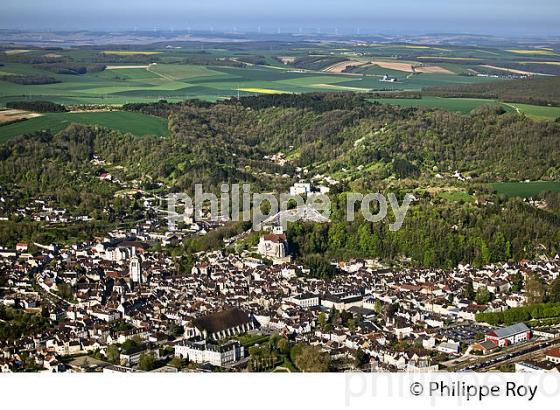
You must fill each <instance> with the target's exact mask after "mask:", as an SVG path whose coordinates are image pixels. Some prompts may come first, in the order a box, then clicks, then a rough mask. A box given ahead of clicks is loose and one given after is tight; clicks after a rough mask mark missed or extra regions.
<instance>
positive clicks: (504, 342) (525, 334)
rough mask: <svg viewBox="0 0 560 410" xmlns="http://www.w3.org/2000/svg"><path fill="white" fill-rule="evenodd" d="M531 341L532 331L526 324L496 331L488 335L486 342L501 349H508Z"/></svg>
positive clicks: (517, 324) (518, 324)
mask: <svg viewBox="0 0 560 410" xmlns="http://www.w3.org/2000/svg"><path fill="white" fill-rule="evenodd" d="M530 339H531V330H530V329H529V328H528V327H527V325H525V324H524V323H516V324H514V325H511V326H508V327H504V328H501V329H494V330H491V331H490V332H488V333H486V336H485V338H484V340H486V341H490V342H492V343H494V344H495V345H496V346H499V347H507V346H510V345H514V344H517V343H521V342H526V341H527V340H530Z"/></svg>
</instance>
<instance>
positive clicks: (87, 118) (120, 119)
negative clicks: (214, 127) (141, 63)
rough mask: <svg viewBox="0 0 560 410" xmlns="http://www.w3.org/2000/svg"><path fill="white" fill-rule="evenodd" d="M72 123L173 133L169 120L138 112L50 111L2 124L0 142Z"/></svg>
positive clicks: (150, 133) (142, 131) (125, 129)
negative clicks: (169, 126) (168, 124)
mask: <svg viewBox="0 0 560 410" xmlns="http://www.w3.org/2000/svg"><path fill="white" fill-rule="evenodd" d="M72 123H79V124H88V125H100V126H102V127H107V128H111V129H114V130H118V131H122V132H130V133H132V134H135V135H138V136H143V135H161V136H167V135H168V134H169V131H168V129H167V120H165V119H163V118H159V117H153V116H149V115H144V114H140V113H136V112H126V111H110V112H80V113H48V114H45V115H43V116H41V117H37V118H32V119H29V120H25V121H21V122H16V123H13V124H8V125H4V126H0V142H5V141H7V140H9V139H10V138H13V137H15V136H17V135H22V134H26V133H30V132H35V131H40V130H51V131H52V132H58V131H60V130H62V129H64V128H66V127H67V126H68V125H70V124H72Z"/></svg>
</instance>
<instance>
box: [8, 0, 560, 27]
mask: <svg viewBox="0 0 560 410" xmlns="http://www.w3.org/2000/svg"><path fill="white" fill-rule="evenodd" d="M559 22H560V0H532V1H528V0H384V1H379V0H281V1H278V0H196V1H192V0H159V1H154V0H95V1H83V0H55V1H53V0H0V28H9V29H25V30H30V29H36V30H43V29H50V30H76V29H85V30H131V29H135V28H136V29H139V30H141V29H150V30H153V29H158V30H177V31H179V30H187V29H192V30H210V29H213V30H216V31H233V30H236V31H251V32H257V31H262V32H271V33H276V32H282V33H287V32H294V33H297V32H313V33H316V32H321V33H347V34H356V33H360V34H366V33H383V34H424V33H469V34H494V35H501V36H518V35H523V36H533V35H534V36H541V35H560V23H559Z"/></svg>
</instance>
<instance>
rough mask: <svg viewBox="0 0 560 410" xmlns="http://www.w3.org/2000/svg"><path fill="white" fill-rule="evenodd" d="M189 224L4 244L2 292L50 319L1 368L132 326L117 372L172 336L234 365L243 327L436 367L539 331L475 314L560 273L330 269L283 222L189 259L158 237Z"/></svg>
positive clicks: (403, 367) (120, 339) (378, 364)
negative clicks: (526, 284)
mask: <svg viewBox="0 0 560 410" xmlns="http://www.w3.org/2000/svg"><path fill="white" fill-rule="evenodd" d="M180 235H181V233H180V232H166V233H162V232H161V227H158V226H157V224H155V223H150V222H146V223H144V224H141V225H139V226H138V227H137V228H135V229H133V230H130V231H126V232H125V231H113V232H110V233H109V234H108V235H107V237H105V238H99V239H98V240H97V241H95V242H84V243H79V244H74V245H72V246H67V247H63V246H55V245H41V244H19V245H18V247H17V249H16V250H14V252H2V251H4V250H0V271H1V273H2V276H3V277H4V278H6V281H5V284H4V286H3V287H2V289H1V293H0V295H1V296H0V298H1V299H0V303H1V304H3V305H6V306H9V307H10V308H12V309H21V310H25V311H27V312H31V313H33V312H35V313H37V314H41V315H44V316H46V317H48V318H49V319H50V320H51V327H49V328H47V329H40V330H38V331H37V332H36V333H33V334H25V335H22V337H20V338H19V339H17V340H9V341H6V340H5V341H2V342H0V366H1V368H2V370H3V371H15V370H17V369H19V368H22V366H24V367H25V366H29V365H30V363H32V365H33V366H36V367H37V368H38V369H40V370H43V371H49V372H51V371H59V370H61V369H62V368H64V366H65V365H64V364H62V363H61V361H60V358H61V357H62V356H69V355H70V356H71V355H82V354H95V355H96V356H101V357H103V356H106V355H107V353H108V349H109V347H110V346H111V345H113V344H119V345H120V344H122V343H124V342H126V341H127V340H132V339H134V340H137V341H140V342H141V346H142V347H141V348H140V349H138V350H137V351H134V352H121V356H120V362H119V363H118V365H119V366H121V367H117V368H116V369H117V370H115V368H113V371H122V370H123V369H125V370H126V369H131V371H132V370H137V365H138V361H139V357H140V355H141V354H145V353H146V352H149V353H151V354H153V355H154V356H156V357H158V358H162V356H161V352H162V347H163V346H171V347H172V351H171V352H170V353H167V354H168V355H169V357H173V356H178V357H182V358H185V357H188V358H189V360H191V361H192V362H194V363H201V364H202V363H209V364H211V365H213V366H233V365H234V364H235V363H238V362H240V361H242V360H243V359H244V357H246V356H247V351H246V349H244V347H243V345H241V344H240V343H239V342H238V341H237V340H236V337H237V336H238V335H240V334H243V333H247V332H259V333H262V334H280V335H283V336H284V337H286V338H289V339H290V340H293V341H294V342H298V343H305V344H311V345H316V346H320V347H321V348H322V349H323V350H324V351H326V352H328V353H329V355H330V356H331V358H332V359H333V360H338V361H348V362H350V361H352V360H353V358H354V357H355V355H356V353H357V352H358V351H362V352H363V353H364V354H366V355H367V356H368V357H369V364H368V365H366V367H367V368H368V369H369V370H372V371H431V370H437V369H438V368H439V367H440V364H441V363H442V362H445V361H446V360H449V359H450V358H453V357H459V356H460V355H462V354H466V351H467V349H469V346H470V347H473V346H474V345H476V344H479V345H480V344H482V345H485V346H486V349H487V350H488V351H492V350H493V349H494V348H504V347H507V346H509V345H511V344H516V343H521V342H524V341H527V340H529V339H530V338H531V337H532V336H533V334H532V333H531V332H530V331H529V330H528V329H527V328H526V327H525V325H522V324H520V325H517V327H513V328H505V329H494V330H492V329H490V328H488V327H484V326H481V325H480V324H477V323H476V322H475V315H476V314H477V313H481V312H497V311H502V310H506V309H509V308H511V307H515V306H519V305H520V304H523V303H524V300H525V296H524V293H523V292H522V291H521V292H513V291H512V289H511V286H510V283H511V282H512V278H513V277H514V276H515V275H518V274H522V275H527V274H529V273H537V274H539V275H540V276H541V277H542V278H543V280H545V281H547V282H550V281H552V280H553V279H554V278H556V277H557V276H558V274H559V272H560V260H559V259H555V260H550V261H544V262H535V263H531V262H526V261H525V262H523V263H521V264H518V265H507V264H505V265H500V266H495V265H491V266H486V267H484V268H482V269H475V268H472V267H469V266H459V267H457V268H456V269H452V270H433V269H394V268H388V267H386V266H383V265H382V264H381V263H379V262H378V261H375V260H351V261H346V262H339V263H336V264H335V267H336V269H337V272H338V273H337V274H336V275H335V276H334V278H331V279H328V280H323V279H317V278H314V277H313V275H309V274H310V273H312V272H310V270H309V269H308V268H306V267H305V266H301V265H298V264H295V263H293V262H292V261H291V260H290V258H289V255H288V248H287V242H286V237H285V235H284V234H283V233H281V232H280V231H277V230H275V231H272V232H266V233H264V234H263V236H262V238H261V241H260V243H259V245H258V247H257V251H258V252H259V253H260V255H259V257H257V256H256V255H255V253H254V252H252V251H239V252H228V253H227V254H226V253H224V252H222V251H207V252H200V253H199V254H197V255H196V261H195V263H194V264H192V266H191V267H190V271H184V269H183V268H181V267H180V263H179V259H180V258H178V257H173V256H171V255H170V254H168V253H167V252H166V251H165V250H161V249H162V248H161V246H162V245H164V246H165V244H166V243H167V244H169V243H171V241H181V240H182V238H181V236H180ZM269 259H271V260H274V261H275V263H273V264H271V263H268V262H267V260H269ZM468 283H472V285H473V288H474V289H477V288H479V287H481V286H485V287H486V288H487V289H488V290H489V291H490V292H491V293H492V294H493V296H494V297H493V298H492V300H491V301H490V302H488V303H486V304H483V305H481V304H477V303H476V302H474V301H472V300H466V299H465V298H463V297H462V294H463V292H462V291H463V289H464V288H465V287H466V285H467V284H468ZM115 324H120V325H121V326H116V325H115ZM122 324H124V326H122ZM177 326H180V327H181V328H182V332H181V334H180V335H179V334H175V333H174V329H175V328H176V327H177ZM482 339H484V341H483V340H482ZM489 344H492V346H489ZM66 366H67V365H66ZM122 366H124V367H122Z"/></svg>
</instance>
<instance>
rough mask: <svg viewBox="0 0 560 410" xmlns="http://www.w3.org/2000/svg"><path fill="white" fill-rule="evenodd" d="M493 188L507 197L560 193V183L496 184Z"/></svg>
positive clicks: (492, 185)
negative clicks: (549, 192)
mask: <svg viewBox="0 0 560 410" xmlns="http://www.w3.org/2000/svg"><path fill="white" fill-rule="evenodd" d="M490 186H491V188H492V189H494V190H496V192H498V193H500V194H504V195H507V196H520V197H523V198H527V197H534V196H536V195H538V194H540V193H542V192H548V191H551V192H560V181H536V182H496V183H493V184H490Z"/></svg>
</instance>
